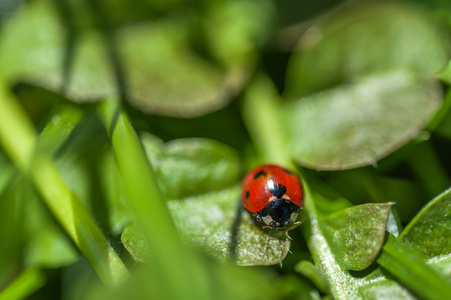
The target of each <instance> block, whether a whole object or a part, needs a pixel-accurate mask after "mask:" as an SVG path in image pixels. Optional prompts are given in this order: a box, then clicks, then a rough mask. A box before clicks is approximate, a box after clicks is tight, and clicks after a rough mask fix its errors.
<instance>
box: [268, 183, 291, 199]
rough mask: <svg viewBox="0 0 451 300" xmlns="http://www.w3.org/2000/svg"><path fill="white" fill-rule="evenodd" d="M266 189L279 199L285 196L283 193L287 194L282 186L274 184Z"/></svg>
mask: <svg viewBox="0 0 451 300" xmlns="http://www.w3.org/2000/svg"><path fill="white" fill-rule="evenodd" d="M268 188H269V192H270V193H271V194H273V195H274V196H276V197H277V198H279V199H280V198H282V196H283V195H285V193H286V192H287V188H286V187H285V186H284V185H282V184H280V185H277V184H274V185H272V186H268Z"/></svg>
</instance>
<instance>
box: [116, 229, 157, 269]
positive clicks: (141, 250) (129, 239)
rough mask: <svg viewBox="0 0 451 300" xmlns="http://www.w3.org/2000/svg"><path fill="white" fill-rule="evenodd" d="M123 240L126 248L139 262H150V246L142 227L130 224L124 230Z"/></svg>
mask: <svg viewBox="0 0 451 300" xmlns="http://www.w3.org/2000/svg"><path fill="white" fill-rule="evenodd" d="M121 241H122V244H124V247H125V249H127V251H128V252H129V253H130V255H131V256H132V257H133V259H134V260H135V261H137V262H148V261H149V259H148V258H149V255H152V254H151V253H150V250H149V247H148V246H147V243H146V242H145V236H144V234H143V233H142V232H141V229H140V228H139V227H137V226H134V225H128V226H127V227H125V229H124V230H123V231H122V234H121Z"/></svg>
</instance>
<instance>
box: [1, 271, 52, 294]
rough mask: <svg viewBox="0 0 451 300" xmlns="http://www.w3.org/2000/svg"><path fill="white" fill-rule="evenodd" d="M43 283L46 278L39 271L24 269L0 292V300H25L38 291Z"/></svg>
mask: <svg viewBox="0 0 451 300" xmlns="http://www.w3.org/2000/svg"><path fill="white" fill-rule="evenodd" d="M45 281H46V278H45V276H44V274H43V273H42V272H41V271H40V270H38V269H26V270H24V271H23V272H22V273H21V274H20V275H19V276H18V277H17V278H16V279H15V280H14V281H13V282H12V283H11V284H10V285H9V286H8V287H7V288H6V289H4V290H2V291H1V292H0V300H15V299H17V300H20V299H25V298H27V297H29V296H30V295H32V294H33V293H34V292H36V291H37V290H39V289H40V288H41V287H42V286H43V285H44V284H45Z"/></svg>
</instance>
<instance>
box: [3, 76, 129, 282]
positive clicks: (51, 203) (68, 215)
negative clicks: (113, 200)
mask: <svg viewBox="0 0 451 300" xmlns="http://www.w3.org/2000/svg"><path fill="white" fill-rule="evenodd" d="M0 104H1V106H2V107H3V108H4V109H5V110H0V142H1V145H2V147H3V149H4V150H5V152H6V153H7V154H8V156H9V157H10V159H11V160H12V161H13V162H14V164H15V165H16V167H17V168H18V169H19V170H20V171H21V173H22V174H24V175H26V176H29V177H30V179H31V180H32V182H33V184H34V185H35V186H36V189H37V190H38V192H39V193H40V194H41V196H42V199H43V200H44V202H45V204H46V205H47V206H48V207H49V209H50V211H51V212H52V214H53V215H54V216H55V218H56V219H57V220H58V222H59V223H60V224H61V226H62V227H63V228H64V229H65V231H66V233H67V234H68V235H69V236H70V237H71V239H72V240H73V242H74V243H75V244H76V245H77V247H78V248H79V249H80V251H81V252H82V253H83V254H84V255H85V256H86V257H87V259H88V260H89V261H90V262H91V264H92V265H93V267H94V269H95V270H96V272H97V273H98V275H99V277H101V279H102V280H103V281H104V283H105V284H108V285H114V284H116V283H118V282H119V281H120V280H121V279H122V278H124V277H125V276H127V275H128V270H127V269H126V268H125V266H124V265H123V263H122V261H121V260H120V259H119V257H118V256H117V254H116V252H115V251H114V249H113V248H112V247H111V246H110V244H109V243H108V241H107V239H106V237H105V236H104V235H103V233H102V232H101V230H100V228H99V227H98V226H97V224H96V223H95V221H94V219H93V218H92V216H91V215H90V214H89V213H88V211H87V210H86V208H85V207H84V206H83V205H82V203H81V202H80V200H79V199H78V198H77V197H76V196H75V195H74V193H72V192H71V191H70V189H69V188H68V186H67V184H66V183H65V182H64V180H63V179H62V177H61V174H60V173H59V171H58V169H57V167H56V164H55V162H54V161H53V159H52V157H51V156H49V155H48V154H47V153H42V152H41V151H39V149H37V150H36V143H37V140H38V136H37V135H36V133H35V130H34V128H33V126H32V124H31V122H30V120H29V119H28V118H27V116H26V115H25V114H24V112H23V110H22V109H21V107H20V106H19V105H18V103H17V102H15V101H14V97H13V96H12V95H11V93H10V91H8V89H7V88H6V86H5V83H4V82H3V81H2V80H0ZM55 130H61V127H55ZM75 220H77V221H76V222H75Z"/></svg>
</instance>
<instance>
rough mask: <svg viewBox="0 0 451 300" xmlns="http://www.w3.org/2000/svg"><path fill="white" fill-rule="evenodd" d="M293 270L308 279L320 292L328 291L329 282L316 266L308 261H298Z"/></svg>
mask: <svg viewBox="0 0 451 300" xmlns="http://www.w3.org/2000/svg"><path fill="white" fill-rule="evenodd" d="M295 270H296V272H298V273H300V274H302V275H304V276H305V277H307V278H308V279H310V280H311V281H312V282H313V283H314V284H315V286H316V287H317V288H318V290H320V291H321V292H322V293H324V294H327V293H328V292H329V282H328V281H327V280H326V278H324V276H323V274H321V272H320V271H319V270H318V268H317V267H316V266H315V265H314V264H313V263H311V262H310V261H307V260H303V261H300V262H299V263H298V264H297V265H296V267H295Z"/></svg>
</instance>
